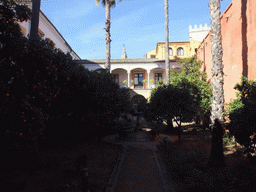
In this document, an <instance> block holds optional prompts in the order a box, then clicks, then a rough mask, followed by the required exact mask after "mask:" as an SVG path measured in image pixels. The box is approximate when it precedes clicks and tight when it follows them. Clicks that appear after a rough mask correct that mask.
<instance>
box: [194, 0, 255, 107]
mask: <svg viewBox="0 0 256 192" xmlns="http://www.w3.org/2000/svg"><path fill="white" fill-rule="evenodd" d="M220 20H221V35H222V48H223V66H224V68H223V70H224V87H223V88H224V98H225V103H228V102H229V101H230V100H231V99H235V98H236V95H235V93H236V91H235V89H234V86H235V84H236V83H238V82H240V81H241V77H242V76H245V77H248V79H256V64H255V61H256V36H255V34H256V1H255V0H247V1H244V0H233V1H232V2H231V3H230V4H229V6H228V7H227V8H226V10H225V11H224V12H223V14H222V15H221V17H220ZM196 55H197V57H198V58H199V59H200V60H201V61H203V67H202V70H203V71H205V72H207V76H208V80H210V81H211V68H212V56H211V33H210V32H209V33H208V34H207V36H206V37H205V38H204V39H203V41H202V42H201V44H200V46H199V47H198V50H197V53H196Z"/></svg>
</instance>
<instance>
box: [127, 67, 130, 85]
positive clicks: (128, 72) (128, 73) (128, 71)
mask: <svg viewBox="0 0 256 192" xmlns="http://www.w3.org/2000/svg"><path fill="white" fill-rule="evenodd" d="M127 75H128V88H130V70H127Z"/></svg>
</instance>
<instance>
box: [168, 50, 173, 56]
mask: <svg viewBox="0 0 256 192" xmlns="http://www.w3.org/2000/svg"><path fill="white" fill-rule="evenodd" d="M169 55H170V56H171V55H173V51H172V48H169Z"/></svg>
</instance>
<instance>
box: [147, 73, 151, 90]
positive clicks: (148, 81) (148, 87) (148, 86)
mask: <svg viewBox="0 0 256 192" xmlns="http://www.w3.org/2000/svg"><path fill="white" fill-rule="evenodd" d="M149 73H150V70H147V75H148V89H149Z"/></svg>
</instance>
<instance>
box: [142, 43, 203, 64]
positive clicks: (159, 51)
mask: <svg viewBox="0 0 256 192" xmlns="http://www.w3.org/2000/svg"><path fill="white" fill-rule="evenodd" d="M199 45H200V42H199V41H193V40H191V41H181V42H169V49H172V52H173V54H172V55H169V58H170V59H184V58H187V57H191V56H193V55H195V50H196V49H197V48H198V46H199ZM179 48H182V49H183V52H184V55H178V54H177V50H178V49H179ZM154 54H155V56H156V58H157V59H161V60H164V59H165V43H164V42H158V43H157V45H156V49H155V50H152V51H150V52H148V53H147V54H146V55H147V58H151V55H154Z"/></svg>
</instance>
